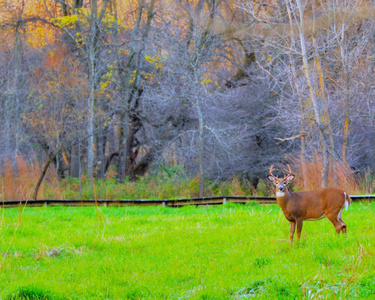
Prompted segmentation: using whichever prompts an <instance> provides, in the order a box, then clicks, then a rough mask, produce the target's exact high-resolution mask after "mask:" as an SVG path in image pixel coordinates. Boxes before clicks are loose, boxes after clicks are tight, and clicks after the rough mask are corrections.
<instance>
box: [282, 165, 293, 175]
mask: <svg viewBox="0 0 375 300" xmlns="http://www.w3.org/2000/svg"><path fill="white" fill-rule="evenodd" d="M287 166H288V170H287V169H285V168H284V171H285V172H287V173H288V174H287V175H285V176H284V177H288V176H289V175H292V169H291V168H290V166H289V164H288V165H287Z"/></svg>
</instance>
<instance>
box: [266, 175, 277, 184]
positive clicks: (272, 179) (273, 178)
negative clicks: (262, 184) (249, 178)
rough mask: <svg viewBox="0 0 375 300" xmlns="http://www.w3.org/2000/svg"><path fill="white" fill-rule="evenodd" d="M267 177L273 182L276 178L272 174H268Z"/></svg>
mask: <svg viewBox="0 0 375 300" xmlns="http://www.w3.org/2000/svg"><path fill="white" fill-rule="evenodd" d="M267 178H268V180H269V181H272V182H273V183H275V179H276V178H275V177H274V176H272V175H268V177H267Z"/></svg>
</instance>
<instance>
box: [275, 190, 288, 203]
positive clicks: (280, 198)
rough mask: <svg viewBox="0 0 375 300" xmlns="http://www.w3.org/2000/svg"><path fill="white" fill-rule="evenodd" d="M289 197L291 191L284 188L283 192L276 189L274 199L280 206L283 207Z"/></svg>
mask: <svg viewBox="0 0 375 300" xmlns="http://www.w3.org/2000/svg"><path fill="white" fill-rule="evenodd" d="M290 198H291V193H290V192H289V191H288V189H285V190H284V191H283V192H280V191H276V200H277V203H278V204H279V205H280V206H281V207H285V206H286V204H287V203H288V202H289V200H290Z"/></svg>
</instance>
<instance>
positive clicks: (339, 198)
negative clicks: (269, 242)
mask: <svg viewBox="0 0 375 300" xmlns="http://www.w3.org/2000/svg"><path fill="white" fill-rule="evenodd" d="M270 173H272V172H270ZM268 179H269V180H271V181H272V182H273V183H274V184H275V186H276V193H277V192H280V186H281V188H282V192H284V196H276V200H277V203H278V204H279V206H280V207H281V209H282V211H283V213H284V215H285V218H286V219H287V220H288V221H289V223H290V242H291V243H293V236H294V232H295V227H296V225H297V238H298V239H300V237H301V231H302V223H303V221H305V220H319V219H321V218H324V217H327V218H328V220H329V221H330V222H331V223H332V224H333V226H335V229H336V232H337V233H340V232H343V233H346V224H345V223H344V221H343V220H342V219H341V211H342V209H343V207H344V206H345V200H347V201H348V204H350V198H349V195H348V194H347V193H346V192H345V191H343V190H341V189H338V188H334V187H327V188H321V189H317V190H313V191H307V192H289V191H288V188H287V186H286V185H287V184H288V183H290V182H291V181H293V179H294V176H293V175H291V174H289V175H287V176H285V177H284V178H277V177H275V176H273V175H272V174H271V175H270V176H268Z"/></svg>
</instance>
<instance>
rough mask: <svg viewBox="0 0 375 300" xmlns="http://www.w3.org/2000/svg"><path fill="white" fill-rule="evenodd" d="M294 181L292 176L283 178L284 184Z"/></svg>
mask: <svg viewBox="0 0 375 300" xmlns="http://www.w3.org/2000/svg"><path fill="white" fill-rule="evenodd" d="M293 180H294V175H289V176H288V177H287V178H285V181H286V183H291V182H292V181H293Z"/></svg>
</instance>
